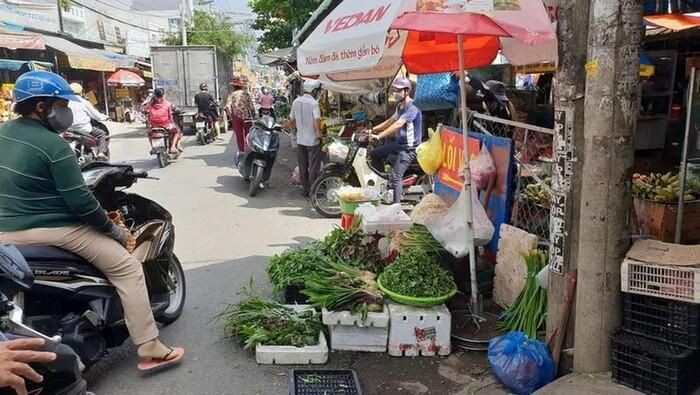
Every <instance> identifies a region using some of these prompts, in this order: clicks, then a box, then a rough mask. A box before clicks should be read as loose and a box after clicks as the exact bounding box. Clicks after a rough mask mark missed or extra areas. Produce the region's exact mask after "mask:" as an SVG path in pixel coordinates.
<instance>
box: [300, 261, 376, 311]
mask: <svg viewBox="0 0 700 395" xmlns="http://www.w3.org/2000/svg"><path fill="white" fill-rule="evenodd" d="M324 260H325V263H324V265H323V266H322V267H321V269H320V270H319V271H317V272H314V273H312V274H310V275H309V276H308V277H307V280H306V283H305V284H304V289H303V290H302V291H301V293H303V294H304V295H306V296H308V297H309V303H310V304H311V305H312V306H314V307H316V308H326V309H328V310H331V311H337V310H350V311H351V312H352V313H354V314H360V315H361V317H362V319H363V320H364V319H366V318H367V313H368V312H370V311H381V305H380V303H381V302H382V294H381V293H380V292H379V289H378V288H377V282H376V281H375V275H374V273H371V272H368V271H361V270H358V269H356V268H354V267H351V266H348V265H346V264H343V263H340V262H339V261H337V260H334V259H331V258H328V257H324Z"/></svg>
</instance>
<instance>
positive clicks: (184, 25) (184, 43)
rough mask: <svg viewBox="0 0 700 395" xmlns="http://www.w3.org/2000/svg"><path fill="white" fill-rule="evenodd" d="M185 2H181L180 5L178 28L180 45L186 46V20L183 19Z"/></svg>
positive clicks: (183, 0) (185, 7)
mask: <svg viewBox="0 0 700 395" xmlns="http://www.w3.org/2000/svg"><path fill="white" fill-rule="evenodd" d="M186 1H187V0H182V2H181V3H180V28H181V29H182V45H187V20H186V19H185V16H186V12H185V11H186V9H187V6H186Z"/></svg>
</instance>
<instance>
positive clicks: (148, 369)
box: [136, 347, 185, 373]
mask: <svg viewBox="0 0 700 395" xmlns="http://www.w3.org/2000/svg"><path fill="white" fill-rule="evenodd" d="M168 350H170V351H168V353H167V354H165V356H163V358H160V359H158V358H150V359H146V360H142V361H141V362H139V363H138V365H136V366H137V367H138V369H139V370H140V371H141V372H142V373H154V372H159V371H161V370H164V369H166V368H169V367H172V366H174V365H176V364H178V363H179V362H180V361H181V360H182V357H183V356H184V355H185V350H184V349H183V348H180V347H176V348H170V347H168ZM173 353H176V354H177V356H175V357H174V358H171V359H168V358H169V357H170V356H171V355H173Z"/></svg>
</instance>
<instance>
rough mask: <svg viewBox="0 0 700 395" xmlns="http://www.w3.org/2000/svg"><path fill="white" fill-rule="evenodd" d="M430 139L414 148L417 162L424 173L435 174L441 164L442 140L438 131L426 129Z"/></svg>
mask: <svg viewBox="0 0 700 395" xmlns="http://www.w3.org/2000/svg"><path fill="white" fill-rule="evenodd" d="M428 134H429V135H430V139H429V140H428V141H426V142H424V143H422V144H421V145H419V146H418V149H416V154H417V156H418V163H419V164H420V167H421V169H423V171H424V172H425V173H426V174H435V173H436V172H437V171H438V170H439V169H440V167H441V166H442V140H441V139H440V132H439V131H437V132H436V131H434V130H433V129H432V128H430V129H428Z"/></svg>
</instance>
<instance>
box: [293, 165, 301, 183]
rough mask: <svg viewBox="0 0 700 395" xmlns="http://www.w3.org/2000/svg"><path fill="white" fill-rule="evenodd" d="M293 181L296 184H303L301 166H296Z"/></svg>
mask: <svg viewBox="0 0 700 395" xmlns="http://www.w3.org/2000/svg"><path fill="white" fill-rule="evenodd" d="M292 183H293V184H294V185H301V173H300V172H299V166H297V167H295V168H294V171H293V172H292Z"/></svg>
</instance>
